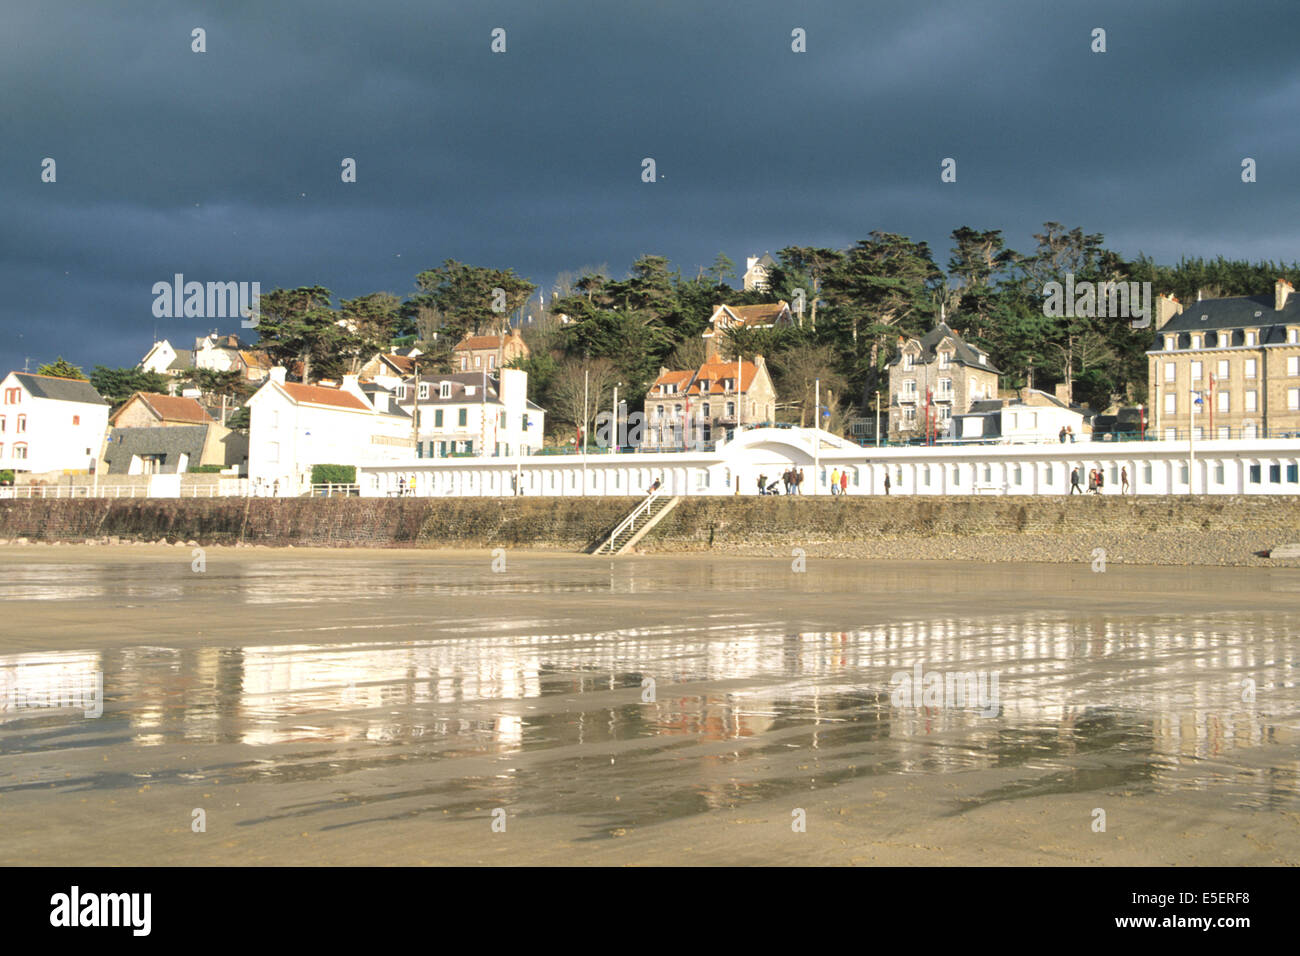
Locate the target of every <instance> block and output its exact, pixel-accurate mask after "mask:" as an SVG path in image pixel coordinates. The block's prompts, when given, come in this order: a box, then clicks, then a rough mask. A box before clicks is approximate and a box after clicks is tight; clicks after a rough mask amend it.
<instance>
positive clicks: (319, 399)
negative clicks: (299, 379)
mask: <svg viewBox="0 0 1300 956" xmlns="http://www.w3.org/2000/svg"><path fill="white" fill-rule="evenodd" d="M280 387H281V388H283V389H284V390H285V392H286V393H288V395H289V397H290V398H292V399H293V400H294V401H295V402H307V403H309V404H311V405H333V406H334V407H336V408H351V409H354V410H356V411H359V412H368V411H370V406H369V405H367V404H366V403H365V402H363V401H362V400H361V399H359V398H357V397H356V396H355V395H353V394H352V393H351V392H345V391H343V390H342V389H341V388H325V387H324V386H321V385H302V384H299V383H296V382H285V383H284V384H282V385H281V386H280Z"/></svg>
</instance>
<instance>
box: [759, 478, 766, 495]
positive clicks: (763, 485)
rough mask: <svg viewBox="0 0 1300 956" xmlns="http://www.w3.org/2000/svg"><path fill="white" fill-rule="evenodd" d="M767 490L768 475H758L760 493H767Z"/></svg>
mask: <svg viewBox="0 0 1300 956" xmlns="http://www.w3.org/2000/svg"><path fill="white" fill-rule="evenodd" d="M766 491H767V475H759V476H758V493H759V494H760V495H761V494H765V493H766Z"/></svg>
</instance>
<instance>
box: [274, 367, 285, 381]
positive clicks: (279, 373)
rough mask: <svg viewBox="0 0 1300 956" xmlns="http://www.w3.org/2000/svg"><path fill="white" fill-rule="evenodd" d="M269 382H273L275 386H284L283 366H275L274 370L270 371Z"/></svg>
mask: <svg viewBox="0 0 1300 956" xmlns="http://www.w3.org/2000/svg"><path fill="white" fill-rule="evenodd" d="M271 381H273V382H275V383H276V384H277V385H283V384H284V366H283V365H277V366H276V367H275V368H273V369H271Z"/></svg>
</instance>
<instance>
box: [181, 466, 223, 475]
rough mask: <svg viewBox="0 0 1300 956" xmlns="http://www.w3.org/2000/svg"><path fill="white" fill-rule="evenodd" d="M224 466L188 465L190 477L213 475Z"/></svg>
mask: <svg viewBox="0 0 1300 956" xmlns="http://www.w3.org/2000/svg"><path fill="white" fill-rule="evenodd" d="M225 467H226V466H225V465H190V474H191V475H215V474H217V473H218V472H220V471H221V469H222V468H225Z"/></svg>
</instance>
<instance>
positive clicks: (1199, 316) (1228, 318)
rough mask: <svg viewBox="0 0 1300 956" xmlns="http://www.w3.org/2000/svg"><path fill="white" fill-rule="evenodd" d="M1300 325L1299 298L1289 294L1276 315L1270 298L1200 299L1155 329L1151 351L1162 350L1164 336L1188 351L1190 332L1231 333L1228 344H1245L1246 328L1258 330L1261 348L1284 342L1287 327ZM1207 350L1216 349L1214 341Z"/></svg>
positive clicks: (1240, 296) (1261, 296)
mask: <svg viewBox="0 0 1300 956" xmlns="http://www.w3.org/2000/svg"><path fill="white" fill-rule="evenodd" d="M1288 325H1300V295H1297V294H1296V293H1294V292H1293V293H1291V294H1290V295H1289V296H1287V302H1286V305H1285V306H1283V308H1282V310H1281V311H1280V312H1279V311H1278V310H1277V309H1274V308H1273V296H1271V295H1238V296H1230V297H1228V298H1226V299H1203V300H1201V301H1200V302H1189V303H1187V305H1186V306H1184V308H1183V311H1182V312H1181V313H1180V314H1178V315H1176V316H1174V317H1173V318H1172V319H1170V320H1169V321H1168V322H1166V323H1165V324H1164V325H1163V326H1161V327H1160V328H1159V329H1157V330H1156V335H1155V344H1154V345H1152V351H1163V349H1164V344H1165V336H1166V335H1169V334H1171V333H1177V335H1178V343H1177V344H1178V347H1179V348H1183V349H1185V348H1191V346H1192V343H1191V335H1192V333H1193V332H1205V331H1212V332H1219V331H1224V332H1230V333H1231V337H1230V338H1229V340H1228V345H1230V346H1238V345H1245V344H1246V335H1245V330H1246V329H1259V330H1260V336H1259V343H1260V344H1261V345H1275V344H1278V343H1282V342H1285V341H1286V326H1288ZM1205 347H1206V348H1215V347H1216V345H1215V344H1214V343H1213V342H1207V343H1205Z"/></svg>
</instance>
